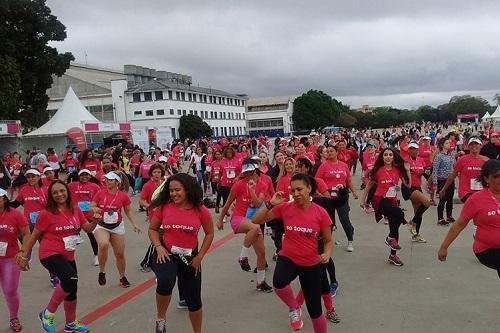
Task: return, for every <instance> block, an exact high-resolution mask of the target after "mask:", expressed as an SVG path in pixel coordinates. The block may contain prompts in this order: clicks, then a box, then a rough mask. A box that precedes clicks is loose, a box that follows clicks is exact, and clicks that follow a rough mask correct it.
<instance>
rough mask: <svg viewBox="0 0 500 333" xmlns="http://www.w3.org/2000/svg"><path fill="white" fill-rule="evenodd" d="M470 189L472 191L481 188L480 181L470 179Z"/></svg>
mask: <svg viewBox="0 0 500 333" xmlns="http://www.w3.org/2000/svg"><path fill="white" fill-rule="evenodd" d="M470 189H471V190H472V191H480V190H482V189H483V184H481V182H479V181H477V179H471V180H470Z"/></svg>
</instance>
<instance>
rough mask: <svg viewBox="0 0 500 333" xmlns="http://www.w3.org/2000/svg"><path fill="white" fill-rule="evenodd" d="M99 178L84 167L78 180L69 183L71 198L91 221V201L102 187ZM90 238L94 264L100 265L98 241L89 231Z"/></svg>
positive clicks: (79, 173) (79, 172)
mask: <svg viewBox="0 0 500 333" xmlns="http://www.w3.org/2000/svg"><path fill="white" fill-rule="evenodd" d="M97 182H98V180H97V179H95V178H94V177H93V176H92V171H90V170H89V169H82V170H80V171H78V181H77V182H71V183H69V184H68V187H69V191H70V194H71V199H72V200H73V202H75V203H77V204H78V207H79V208H80V210H81V211H82V212H83V214H84V215H85V217H86V218H87V220H88V221H91V220H92V218H93V214H92V213H91V212H90V203H91V202H92V198H93V197H94V196H95V195H96V194H97V192H99V190H100V189H101V188H100V186H99V185H97ZM87 235H88V236H89V240H90V245H91V246H92V251H93V253H94V266H98V265H99V260H98V259H97V241H96V239H95V236H94V234H93V233H92V232H89V233H87Z"/></svg>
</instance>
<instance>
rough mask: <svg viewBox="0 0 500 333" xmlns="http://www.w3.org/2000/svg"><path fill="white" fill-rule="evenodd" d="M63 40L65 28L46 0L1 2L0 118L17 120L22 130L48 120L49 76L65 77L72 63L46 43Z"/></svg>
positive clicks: (69, 54) (70, 57)
mask: <svg viewBox="0 0 500 333" xmlns="http://www.w3.org/2000/svg"><path fill="white" fill-rule="evenodd" d="M65 38H66V27H65V26H64V25H63V24H62V23H61V22H59V21H58V20H57V17H55V16H54V15H52V14H51V11H50V8H48V7H47V6H46V4H45V0H1V1H0V41H2V42H1V45H0V88H1V89H0V92H1V93H0V99H1V100H2V101H1V104H0V105H1V106H2V118H3V117H4V116H3V115H5V118H11V119H20V120H21V121H22V122H23V126H24V127H25V128H32V127H38V126H40V125H42V124H43V123H44V122H46V121H47V119H48V114H47V111H46V109H47V103H48V97H47V95H46V90H47V89H48V88H50V86H51V84H52V75H57V76H61V75H62V74H64V72H65V71H66V69H68V68H69V65H70V61H72V60H74V57H73V55H72V54H71V53H69V52H67V53H64V54H60V53H58V52H57V49H56V48H54V47H50V46H48V43H49V42H50V41H62V40H64V39H65ZM5 118H4V119H5Z"/></svg>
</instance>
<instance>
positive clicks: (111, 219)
mask: <svg viewBox="0 0 500 333" xmlns="http://www.w3.org/2000/svg"><path fill="white" fill-rule="evenodd" d="M103 222H104V223H105V224H116V223H117V222H118V212H115V211H109V212H106V213H104V218H103Z"/></svg>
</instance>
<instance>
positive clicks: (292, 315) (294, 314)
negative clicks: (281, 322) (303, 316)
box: [290, 310, 299, 321]
mask: <svg viewBox="0 0 500 333" xmlns="http://www.w3.org/2000/svg"><path fill="white" fill-rule="evenodd" d="M290 319H292V321H298V320H299V311H297V310H292V311H290Z"/></svg>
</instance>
